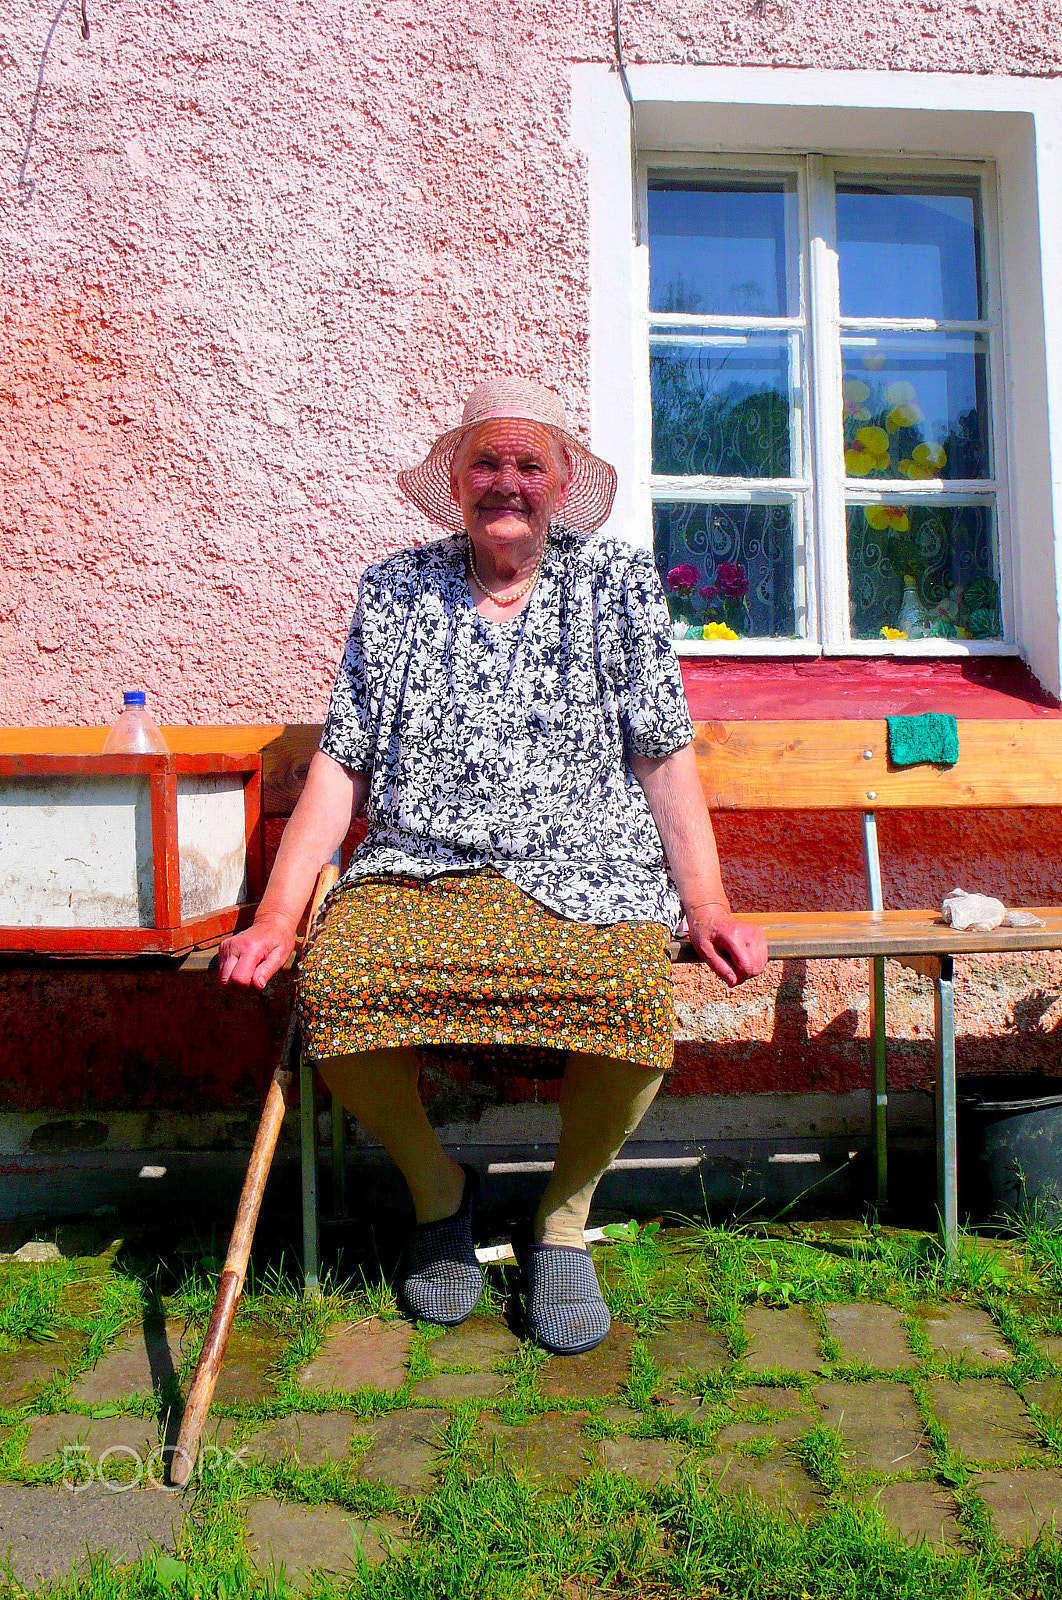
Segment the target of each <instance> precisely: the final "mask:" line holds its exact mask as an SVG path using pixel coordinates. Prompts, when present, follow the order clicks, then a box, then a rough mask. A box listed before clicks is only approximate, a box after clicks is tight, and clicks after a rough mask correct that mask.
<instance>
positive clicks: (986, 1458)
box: [926, 1378, 1041, 1466]
mask: <svg viewBox="0 0 1062 1600" xmlns="http://www.w3.org/2000/svg"><path fill="white" fill-rule="evenodd" d="M926 1388H927V1392H928V1395H929V1403H930V1405H931V1406H932V1408H933V1411H934V1414H935V1415H936V1416H937V1417H938V1418H939V1419H940V1422H941V1424H942V1425H943V1427H944V1430H945V1432H946V1433H947V1435H948V1443H949V1444H950V1445H951V1448H952V1449H953V1450H959V1451H961V1452H962V1455H963V1456H964V1457H965V1459H966V1460H967V1461H980V1462H983V1463H984V1464H985V1465H986V1466H997V1465H1001V1464H1002V1463H1003V1462H1006V1461H1013V1460H1015V1459H1016V1458H1017V1457H1018V1456H1021V1455H1028V1454H1030V1453H1033V1452H1036V1451H1038V1450H1039V1449H1040V1448H1041V1446H1040V1441H1039V1438H1038V1435H1037V1432H1036V1428H1035V1426H1034V1424H1033V1422H1032V1419H1031V1418H1030V1417H1029V1415H1028V1413H1027V1412H1026V1410H1025V1407H1024V1406H1023V1405H1022V1403H1021V1400H1020V1398H1019V1396H1018V1395H1017V1394H1016V1393H1015V1391H1014V1390H1013V1389H1012V1388H1011V1387H1010V1385H1009V1384H1006V1383H1000V1382H999V1380H998V1379H995V1378H963V1379H962V1380H961V1382H955V1381H954V1380H953V1379H951V1378H938V1379H935V1380H933V1381H931V1382H930V1383H929V1384H927V1386H926Z"/></svg>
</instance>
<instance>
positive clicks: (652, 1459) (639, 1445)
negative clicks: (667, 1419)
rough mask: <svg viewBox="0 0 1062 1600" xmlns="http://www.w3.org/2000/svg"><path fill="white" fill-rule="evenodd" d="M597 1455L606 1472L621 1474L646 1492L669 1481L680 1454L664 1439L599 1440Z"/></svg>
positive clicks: (673, 1474) (679, 1459)
mask: <svg viewBox="0 0 1062 1600" xmlns="http://www.w3.org/2000/svg"><path fill="white" fill-rule="evenodd" d="M597 1453H598V1460H599V1461H600V1463H601V1466H602V1467H603V1468H604V1470H605V1471H606V1472H622V1473H623V1475H624V1477H626V1478H633V1479H634V1481H635V1483H640V1484H641V1485H642V1486H643V1488H646V1489H655V1488H656V1485H657V1484H658V1483H663V1481H664V1479H665V1478H673V1477H674V1476H675V1473H676V1472H677V1471H678V1465H679V1462H680V1461H681V1460H682V1451H681V1450H680V1449H679V1448H678V1446H677V1445H674V1444H671V1443H669V1441H668V1440H667V1439H602V1440H600V1442H599V1443H598V1447H597Z"/></svg>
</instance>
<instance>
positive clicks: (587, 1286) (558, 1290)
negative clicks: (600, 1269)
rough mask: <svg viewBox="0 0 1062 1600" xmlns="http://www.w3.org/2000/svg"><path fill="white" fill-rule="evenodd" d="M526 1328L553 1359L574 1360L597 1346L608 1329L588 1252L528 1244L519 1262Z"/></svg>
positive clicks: (595, 1274)
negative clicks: (523, 1281)
mask: <svg viewBox="0 0 1062 1600" xmlns="http://www.w3.org/2000/svg"><path fill="white" fill-rule="evenodd" d="M524 1274H525V1278H526V1281H527V1325H528V1328H529V1330H530V1332H531V1335H532V1337H533V1338H534V1339H535V1340H536V1341H537V1342H538V1343H539V1344H540V1345H542V1347H543V1349H545V1350H549V1351H550V1352H551V1354H553V1355H555V1356H578V1355H582V1354H584V1352H585V1351H587V1350H593V1349H594V1348H595V1347H596V1346H597V1345H599V1344H600V1343H601V1341H602V1339H603V1338H604V1337H605V1335H606V1334H607V1333H608V1330H609V1328H610V1327H611V1325H612V1319H611V1317H610V1316H609V1314H608V1306H607V1305H606V1304H605V1302H604V1300H603V1299H602V1298H601V1290H600V1288H599V1287H598V1282H597V1273H596V1272H595V1271H594V1263H593V1261H592V1260H591V1259H590V1252H589V1250H585V1249H583V1250H579V1249H577V1248H576V1247H575V1246H574V1245H564V1244H533V1245H532V1246H531V1247H530V1249H529V1250H528V1252H527V1254H526V1256H525V1258H524Z"/></svg>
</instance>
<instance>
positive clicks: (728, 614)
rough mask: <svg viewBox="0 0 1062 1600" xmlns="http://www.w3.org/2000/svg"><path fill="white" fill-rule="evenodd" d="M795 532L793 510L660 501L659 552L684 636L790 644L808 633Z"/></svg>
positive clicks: (655, 514)
mask: <svg viewBox="0 0 1062 1600" xmlns="http://www.w3.org/2000/svg"><path fill="white" fill-rule="evenodd" d="M794 531H795V530H794V514H793V508H792V506H789V505H725V504H718V503H717V504H714V505H705V504H703V503H700V504H696V503H695V504H690V503H688V502H687V503H681V502H669V501H658V502H657V503H656V504H655V505H654V507H653V532H654V548H655V550H656V561H657V568H658V570H659V572H660V576H661V580H662V582H663V584H664V589H665V591H666V593H667V596H668V605H669V607H670V610H671V616H672V619H673V625H674V626H675V632H676V634H677V636H678V637H679V638H690V639H695V638H702V639H703V638H707V639H712V638H718V639H726V638H731V639H732V638H735V637H736V638H749V637H751V638H756V637H759V638H768V639H778V638H782V639H788V638H793V637H795V636H796V635H797V634H798V632H800V633H802V632H803V627H802V626H800V627H799V628H798V617H797V614H796V604H795V601H796V597H797V587H798V583H797V580H798V578H800V579H802V572H800V571H798V568H799V566H800V565H801V563H800V561H799V557H798V553H797V541H796V539H795V537H794ZM800 593H801V597H802V583H801V587H800ZM799 620H800V621H801V622H802V619H799Z"/></svg>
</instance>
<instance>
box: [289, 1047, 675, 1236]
mask: <svg viewBox="0 0 1062 1600" xmlns="http://www.w3.org/2000/svg"><path fill="white" fill-rule="evenodd" d="M318 1068H319V1070H320V1073H321V1076H322V1077H323V1078H324V1081H325V1083H326V1084H327V1085H328V1087H329V1089H331V1091H332V1093H333V1094H334V1095H335V1096H336V1098H337V1100H339V1102H340V1103H341V1104H342V1105H344V1106H345V1107H346V1108H347V1110H348V1111H349V1112H350V1113H351V1114H352V1115H353V1116H355V1117H356V1118H357V1119H358V1121H359V1122H360V1123H361V1125H362V1127H363V1128H364V1129H365V1131H366V1133H369V1134H371V1135H372V1137H373V1138H374V1139H378V1140H379V1141H380V1143H381V1144H382V1145H383V1147H384V1149H385V1150H386V1151H387V1153H388V1155H389V1156H390V1157H391V1158H392V1160H393V1161H394V1163H395V1165H396V1166H397V1167H398V1169H399V1171H400V1172H401V1173H402V1176H403V1177H404V1178H405V1180H406V1182H407V1183H408V1184H409V1190H410V1194H411V1195H412V1196H413V1204H414V1206H415V1208H416V1213H417V1221H418V1222H438V1221H440V1220H441V1219H442V1218H443V1217H449V1216H452V1215H453V1213H454V1212H455V1211H456V1210H457V1209H458V1207H459V1206H460V1204H461V1195H462V1192H463V1188H464V1176H463V1174H462V1172H461V1168H460V1167H459V1166H458V1165H457V1164H456V1162H454V1161H451V1160H450V1157H449V1156H448V1155H447V1154H446V1152H445V1151H444V1150H443V1148H442V1145H441V1144H440V1143H439V1140H438V1137H437V1136H436V1133H435V1130H434V1128H433V1127H432V1125H431V1123H430V1122H429V1121H428V1118H427V1115H426V1113H425V1110H424V1107H423V1105H422V1104H421V1099H420V1095H419V1094H418V1092H417V1079H418V1076H419V1058H418V1055H417V1051H416V1050H413V1049H405V1050H367V1051H365V1052H364V1053H363V1054H360V1055H350V1056H331V1057H329V1059H328V1060H326V1061H321V1062H318ZM662 1080H663V1075H662V1074H661V1073H659V1072H652V1071H650V1070H649V1069H648V1068H647V1067H639V1066H635V1065H634V1064H633V1063H632V1062H629V1061H617V1060H613V1059H612V1058H611V1057H607V1056H592V1055H583V1054H580V1053H577V1052H573V1054H572V1055H571V1056H570V1057H569V1059H568V1065H567V1068H566V1070H565V1073H564V1080H563V1082H562V1084H561V1095H560V1113H561V1136H560V1142H559V1144H558V1146H557V1155H556V1159H555V1161H554V1164H553V1173H552V1175H551V1177H550V1180H549V1184H548V1185H547V1187H546V1192H545V1194H544V1195H543V1197H542V1203H541V1205H540V1206H539V1208H538V1213H537V1215H536V1217H535V1229H534V1236H535V1239H536V1241H537V1242H539V1243H545V1244H567V1245H576V1246H579V1245H581V1244H582V1242H583V1229H584V1227H585V1226H586V1219H587V1216H588V1215H589V1212H590V1202H591V1201H592V1199H593V1197H594V1190H595V1189H596V1188H597V1185H598V1182H599V1180H600V1178H601V1175H602V1173H603V1172H604V1171H605V1169H606V1167H607V1166H608V1164H609V1162H610V1161H612V1160H613V1158H614V1157H615V1155H616V1153H617V1151H618V1150H619V1149H620V1148H621V1147H622V1145H623V1142H624V1140H625V1139H627V1138H628V1137H629V1135H630V1134H632V1133H633V1132H634V1130H635V1128H636V1127H637V1126H638V1124H639V1122H641V1120H642V1118H643V1117H644V1116H645V1113H646V1112H647V1111H648V1109H649V1107H650V1105H651V1104H652V1102H653V1099H654V1098H655V1096H656V1092H657V1090H658V1089H659V1087H660V1084H661V1082H662Z"/></svg>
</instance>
